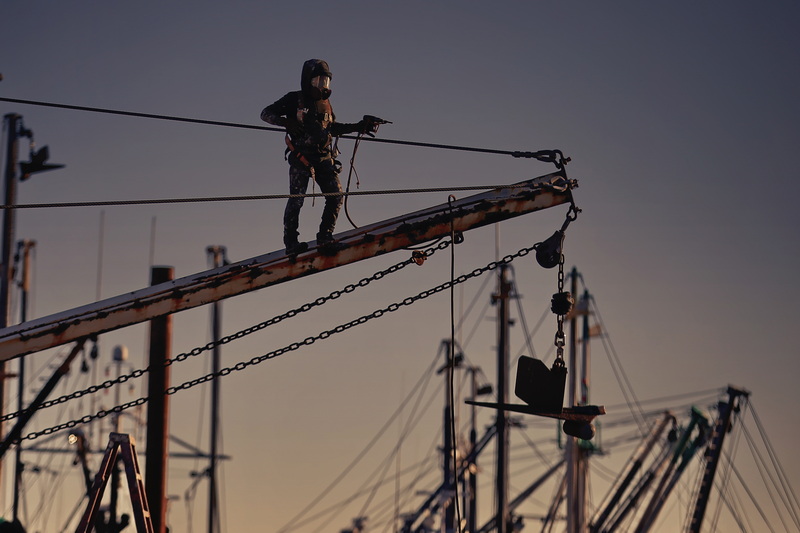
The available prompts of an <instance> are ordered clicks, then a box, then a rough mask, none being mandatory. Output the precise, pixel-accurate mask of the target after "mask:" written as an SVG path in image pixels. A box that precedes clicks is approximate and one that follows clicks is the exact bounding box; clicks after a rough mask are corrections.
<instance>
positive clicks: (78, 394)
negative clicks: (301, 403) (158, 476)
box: [0, 241, 450, 422]
mask: <svg viewBox="0 0 800 533" xmlns="http://www.w3.org/2000/svg"><path fill="white" fill-rule="evenodd" d="M448 246H450V241H441V242H439V243H438V244H437V245H434V246H430V247H429V248H427V249H425V250H424V251H421V253H423V254H424V255H425V257H429V256H431V255H433V254H434V253H436V251H437V250H443V249H445V248H447V247H448ZM412 263H415V264H416V262H415V260H414V258H413V257H412V258H409V259H406V260H404V261H401V262H399V263H396V264H394V265H391V266H390V267H388V268H386V269H384V270H381V271H379V272H376V273H374V274H373V275H372V276H369V277H366V278H362V279H361V280H359V281H358V282H356V283H352V284H350V285H346V286H345V287H343V288H342V289H340V290H335V291H332V292H331V293H330V294H328V295H327V296H320V297H319V298H317V299H316V300H314V301H313V302H308V303H305V304H303V305H301V306H300V307H297V308H295V309H290V310H289V311H286V312H285V313H283V314H281V315H278V316H275V317H273V318H270V319H269V320H266V321H264V322H261V323H260V324H255V325H253V326H250V327H249V328H246V329H243V330H241V331H237V332H236V333H232V334H230V335H228V336H226V337H222V338H221V339H219V340H218V341H210V342H208V343H207V344H206V345H204V346H199V347H196V348H193V349H191V350H190V351H188V352H184V353H181V354H178V355H176V356H175V357H173V358H172V359H168V360H167V361H165V362H164V365H165V366H170V365H172V364H174V363H180V362H182V361H185V360H187V359H189V358H190V357H195V356H198V355H200V354H201V353H203V352H207V351H210V350H212V349H213V348H214V347H215V346H219V345H224V344H228V343H230V342H233V341H235V340H238V339H241V338H243V337H246V336H247V335H250V334H252V333H256V332H258V331H261V330H262V329H265V328H267V327H269V326H274V325H275V324H277V323H279V322H282V321H283V320H286V319H289V318H294V317H295V316H297V315H299V314H300V313H304V312H307V311H310V310H311V309H313V308H314V307H319V306H321V305H323V304H325V303H327V302H329V301H331V300H336V299H337V298H340V297H341V296H342V295H344V294H350V293H352V292H354V291H355V290H356V289H358V288H363V287H366V286H367V285H369V284H370V283H372V282H373V281H378V280H380V279H383V278H384V277H385V276H387V275H390V274H394V273H396V272H398V271H400V270H401V269H403V268H405V267H406V266H408V265H410V264H412ZM149 371H150V367H149V366H148V367H146V368H144V369H137V370H134V371H133V372H131V373H130V374H125V375H122V376H119V377H117V378H114V379H109V380H106V381H104V382H103V383H100V384H99V385H91V386H89V387H87V388H86V389H83V390H79V391H75V392H73V393H71V394H66V395H64V396H61V397H59V398H54V399H52V400H48V401H46V402H44V403H42V404H41V405H40V406H39V407H36V408H30V407H29V408H26V409H22V410H20V411H17V412H14V413H8V414H6V415H3V416H2V417H0V421H3V422H5V421H8V420H13V419H15V418H18V417H20V416H22V415H27V414H29V413H30V412H31V411H33V410H40V409H46V408H48V407H53V406H56V405H60V404H63V403H66V402H68V401H70V400H76V399H78V398H82V397H83V396H86V395H88V394H94V393H96V392H99V391H101V390H106V389H110V388H111V387H113V386H114V385H118V384H122V383H125V382H127V381H128V380H131V379H137V378H140V377H142V376H143V375H144V374H146V373H147V372H149Z"/></svg>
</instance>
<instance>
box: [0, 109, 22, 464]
mask: <svg viewBox="0 0 800 533" xmlns="http://www.w3.org/2000/svg"><path fill="white" fill-rule="evenodd" d="M21 119H22V117H21V116H20V115H17V114H16V113H9V114H7V115H5V117H3V120H4V122H5V131H6V132H7V133H6V165H5V172H4V173H3V176H4V181H5V183H4V185H5V201H4V203H5V205H14V204H15V203H16V201H17V160H18V158H19V142H18V135H17V130H18V128H19V123H20V121H21ZM15 221H16V212H15V210H14V209H4V210H3V243H2V250H0V254H2V257H0V328H6V327H8V325H9V323H8V313H9V307H10V305H9V304H10V300H11V298H10V294H11V293H10V291H11V275H12V274H11V243H12V242H14V230H15V227H14V223H15ZM5 396H6V363H5V361H3V362H0V415H2V414H5V405H3V398H5ZM2 434H3V422H2V420H0V435H2ZM2 467H3V461H2V459H0V480H2V479H3V478H2V472H3V470H2Z"/></svg>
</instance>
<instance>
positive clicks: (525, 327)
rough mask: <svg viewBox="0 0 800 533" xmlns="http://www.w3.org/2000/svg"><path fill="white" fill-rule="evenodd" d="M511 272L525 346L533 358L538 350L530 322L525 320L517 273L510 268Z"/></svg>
mask: <svg viewBox="0 0 800 533" xmlns="http://www.w3.org/2000/svg"><path fill="white" fill-rule="evenodd" d="M509 270H510V271H511V280H512V281H511V286H512V288H513V290H514V300H516V302H517V312H518V313H519V319H520V320H521V321H522V331H523V333H524V335H525V345H526V346H527V347H528V350H530V354H531V357H533V356H534V354H536V350H535V349H534V348H533V340H532V338H531V335H529V334H528V322H527V320H525V311H524V310H523V308H522V297H521V296H520V295H519V292H517V277H516V272H515V271H514V267H510V268H509Z"/></svg>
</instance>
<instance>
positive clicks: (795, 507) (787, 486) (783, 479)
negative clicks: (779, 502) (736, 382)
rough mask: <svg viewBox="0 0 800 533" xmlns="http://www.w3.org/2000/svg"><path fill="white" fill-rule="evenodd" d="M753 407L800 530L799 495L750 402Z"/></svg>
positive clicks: (773, 465)
mask: <svg viewBox="0 0 800 533" xmlns="http://www.w3.org/2000/svg"><path fill="white" fill-rule="evenodd" d="M748 403H749V404H750V405H751V408H750V412H751V413H752V414H753V420H754V421H755V423H756V428H757V429H758V433H759V436H760V437H761V440H762V442H763V443H764V446H765V447H766V449H767V454H768V455H769V458H770V461H771V462H772V467H773V469H774V470H775V472H776V473H777V474H778V478H779V479H780V482H781V483H780V484H781V487H782V488H783V490H784V492H785V493H786V495H787V496H788V497H789V499H790V500H791V503H790V505H788V506H787V507H788V508H789V509H791V510H792V513H793V514H794V517H795V518H794V519H795V522H796V523H798V528H800V514H799V513H798V508H800V503H798V499H797V494H796V493H795V491H794V489H793V488H792V484H791V482H790V481H789V478H788V476H787V475H786V471H785V470H784V469H783V466H782V465H781V463H780V461H779V460H778V455H777V454H776V453H775V449H774V448H773V446H772V442H770V440H769V437H768V436H767V432H766V430H765V429H764V426H763V425H762V424H761V419H760V418H759V416H758V413H756V410H755V406H753V405H752V402H748Z"/></svg>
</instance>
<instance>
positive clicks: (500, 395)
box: [493, 265, 511, 533]
mask: <svg viewBox="0 0 800 533" xmlns="http://www.w3.org/2000/svg"><path fill="white" fill-rule="evenodd" d="M510 292H511V283H510V282H509V281H508V265H501V267H500V272H499V274H498V278H497V293H496V294H495V295H494V297H493V299H494V302H495V304H496V305H497V401H498V402H499V403H501V404H507V403H508V387H507V383H508V366H509V346H508V337H509V335H508V332H509V331H508V330H509V316H508V310H509V305H508V300H509V294H510ZM495 426H496V427H497V469H496V485H495V490H496V495H495V498H496V502H497V506H496V507H497V514H496V517H497V533H508V524H509V516H508V451H509V446H508V414H507V413H506V411H504V410H502V409H498V410H497V420H496V422H495Z"/></svg>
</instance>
